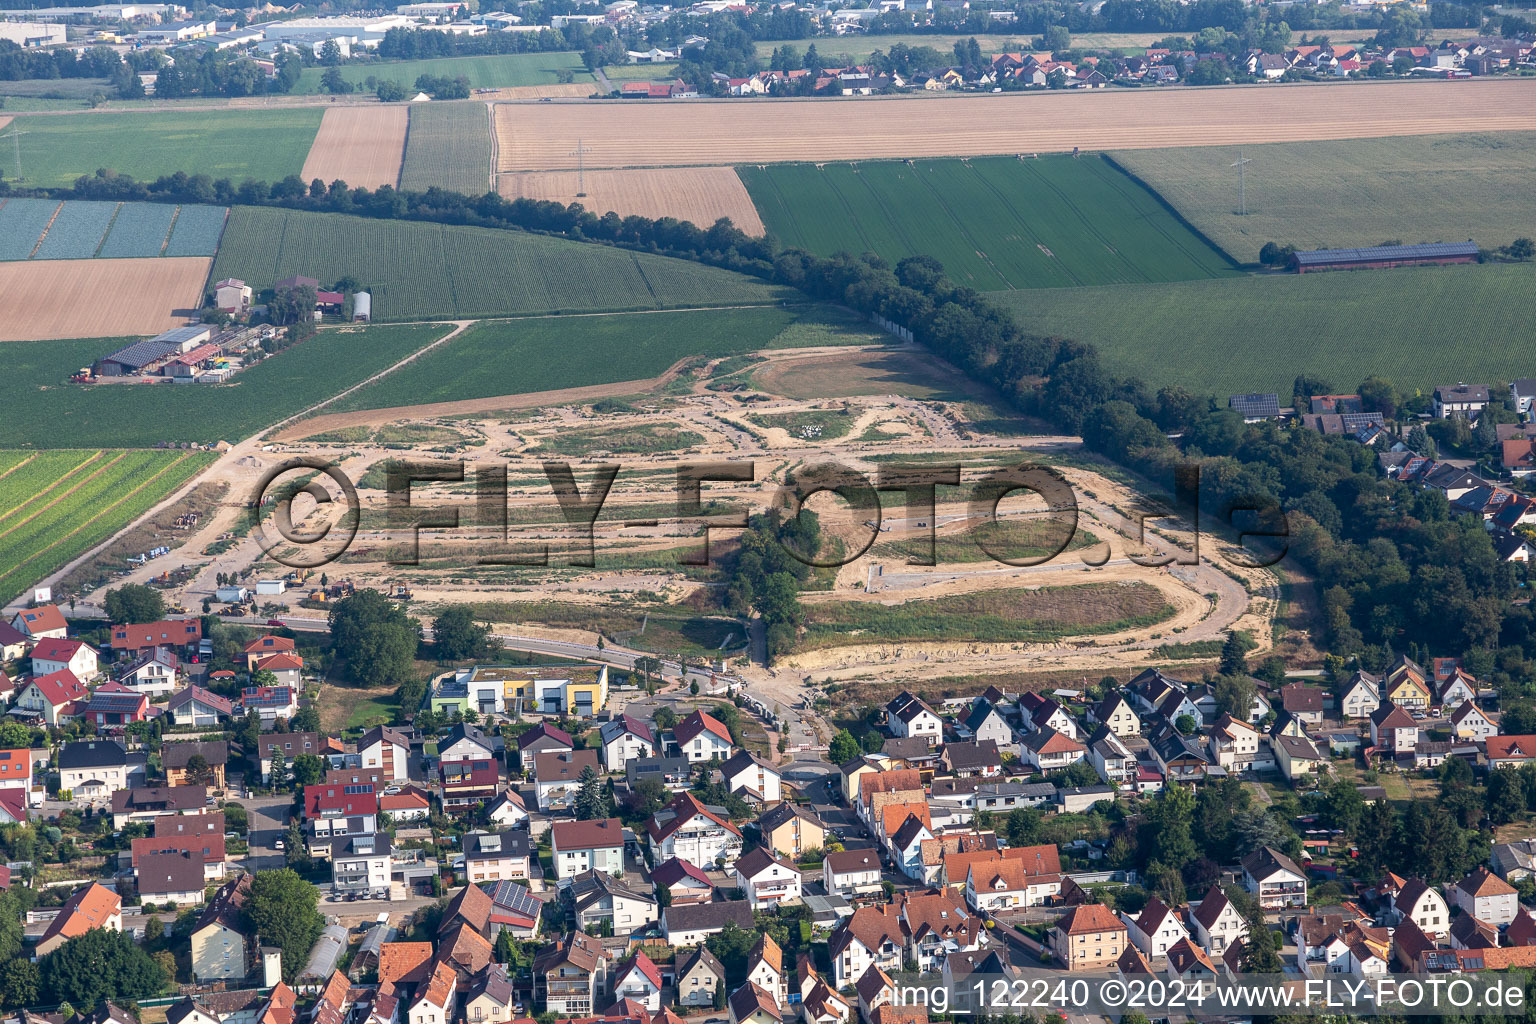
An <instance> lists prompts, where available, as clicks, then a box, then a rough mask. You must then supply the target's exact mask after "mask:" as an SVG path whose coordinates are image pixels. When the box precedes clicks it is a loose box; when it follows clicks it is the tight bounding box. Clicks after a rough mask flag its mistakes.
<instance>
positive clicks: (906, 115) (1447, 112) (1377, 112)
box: [496, 79, 1536, 171]
mask: <svg viewBox="0 0 1536 1024" xmlns="http://www.w3.org/2000/svg"><path fill="white" fill-rule="evenodd" d="M1510 130H1536V82H1529V81H1521V80H1515V79H1502V80H1486V81H1459V82H1386V83H1380V84H1372V83H1363V82H1350V83H1339V84H1337V85H1326V86H1324V85H1319V86H1278V85H1269V86H1238V87H1233V88H1222V89H1192V88H1177V87H1175V88H1162V89H1158V88H1147V89H1113V90H1090V89H1084V90H1073V91H1069V92H1065V93H1062V92H1049V93H1038V94H1030V95H1018V94H1011V95H985V96H976V95H967V96H935V97H901V98H893V99H875V98H866V99H841V100H830V99H824V100H782V101H763V100H751V99H746V100H724V101H712V102H697V103H696V102H693V101H689V100H671V101H667V102H656V103H648V102H637V101H626V102H621V103H601V104H598V103H594V104H560V105H559V106H550V105H547V104H533V105H526V106H524V105H518V106H506V105H502V106H497V108H496V135H497V141H498V159H497V165H498V170H501V171H543V170H565V169H570V168H572V167H574V166H575V160H576V158H575V157H574V156H573V155H572V151H573V150H574V149H575V148H576V146H577V143H578V142H579V141H580V142H582V143H584V148H585V150H586V165H587V166H588V167H589V168H590V167H679V166H688V165H693V164H698V165H706V164H722V163H773V162H779V161H786V160H858V159H876V158H881V157H886V158H895V157H921V156H981V155H985V154H1007V153H1027V152H1037V151H1062V150H1070V149H1072V148H1073V147H1074V146H1077V147H1081V148H1083V149H1160V148H1163V147H1168V146H1210V145H1231V146H1237V145H1242V144H1244V143H1257V142H1291V141H1297V140H1303V139H1349V138H1374V137H1379V136H1385V135H1434V134H1444V133H1454V132H1489V131H1510Z"/></svg>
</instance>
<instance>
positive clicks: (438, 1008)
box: [405, 963, 459, 1024]
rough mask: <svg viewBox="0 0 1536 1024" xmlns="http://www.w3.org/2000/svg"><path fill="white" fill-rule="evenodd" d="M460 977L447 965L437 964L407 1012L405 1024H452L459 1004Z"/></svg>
mask: <svg viewBox="0 0 1536 1024" xmlns="http://www.w3.org/2000/svg"><path fill="white" fill-rule="evenodd" d="M458 994H459V987H458V976H457V975H456V974H455V973H454V970H453V968H452V967H451V966H449V965H448V964H446V963H438V964H435V965H434V966H433V968H432V973H431V974H430V975H429V976H428V977H427V981H426V984H425V985H422V986H420V987H419V988H418V990H417V992H416V998H415V1000H414V1001H412V1003H411V1004H410V1008H409V1009H408V1010H406V1014H405V1024H452V1021H453V1018H454V1009H455V1007H456V1005H457V1002H458Z"/></svg>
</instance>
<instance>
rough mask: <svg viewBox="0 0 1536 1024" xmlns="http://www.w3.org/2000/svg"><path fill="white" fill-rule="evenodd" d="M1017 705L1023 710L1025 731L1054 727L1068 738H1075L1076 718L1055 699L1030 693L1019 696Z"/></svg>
mask: <svg viewBox="0 0 1536 1024" xmlns="http://www.w3.org/2000/svg"><path fill="white" fill-rule="evenodd" d="M1019 706H1020V708H1022V709H1024V711H1025V716H1024V729H1025V731H1026V732H1037V731H1039V730H1041V729H1054V730H1055V731H1056V732H1059V733H1061V734H1062V735H1063V736H1066V737H1067V738H1068V739H1074V740H1075V739H1077V720H1076V719H1074V718H1073V717H1072V716H1071V715H1069V714H1067V709H1066V708H1064V707H1062V706H1061V704H1060V703H1058V702H1057V701H1054V700H1051V699H1050V698H1049V697H1042V696H1040V695H1039V694H1037V693H1030V694H1025V696H1024V697H1022V698H1020V701H1019Z"/></svg>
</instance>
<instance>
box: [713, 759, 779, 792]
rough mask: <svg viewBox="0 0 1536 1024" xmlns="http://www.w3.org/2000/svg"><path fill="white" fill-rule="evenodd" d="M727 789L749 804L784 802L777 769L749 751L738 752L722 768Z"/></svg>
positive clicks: (721, 772) (721, 771)
mask: <svg viewBox="0 0 1536 1024" xmlns="http://www.w3.org/2000/svg"><path fill="white" fill-rule="evenodd" d="M720 774H721V775H722V776H724V778H725V788H726V789H728V790H730V791H731V792H732V793H735V794H736V795H737V796H739V797H742V798H743V799H745V800H746V801H747V802H748V803H755V804H759V805H761V804H771V803H777V802H778V801H780V800H782V799H783V798H784V797H783V789H782V787H781V785H780V778H781V776H780V773H779V770H778V769H777V768H775V767H774V766H773V765H771V764H769V763H768V762H766V761H764V760H762V759H761V758H759V757H758V756H757V755H755V754H753V753H752V752H751V751H748V750H738V751H737V752H736V753H735V754H733V755H732V756H731V758H730V760H728V761H726V762H725V764H723V765H721V766H720Z"/></svg>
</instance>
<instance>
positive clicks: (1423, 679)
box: [1381, 495, 1460, 711]
mask: <svg viewBox="0 0 1536 1024" xmlns="http://www.w3.org/2000/svg"><path fill="white" fill-rule="evenodd" d="M1457 497H1460V495H1457ZM1452 500H1454V499H1452ZM1427 679H1428V677H1427V676H1426V674H1425V672H1424V669H1423V668H1421V667H1420V666H1419V665H1418V663H1417V662H1415V661H1412V660H1410V659H1409V658H1406V657H1403V656H1402V655H1398V659H1397V663H1396V664H1395V665H1394V666H1393V667H1392V668H1391V670H1389V671H1388V672H1387V674H1386V675H1385V676H1384V677H1383V678H1382V681H1381V699H1382V700H1383V701H1391V702H1392V703H1393V704H1396V705H1397V706H1398V707H1401V708H1407V709H1408V710H1409V711H1423V710H1425V709H1427V708H1428V707H1429V705H1430V701H1431V700H1433V698H1434V694H1433V692H1432V691H1431V689H1430V685H1429V683H1428V681H1427Z"/></svg>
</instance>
